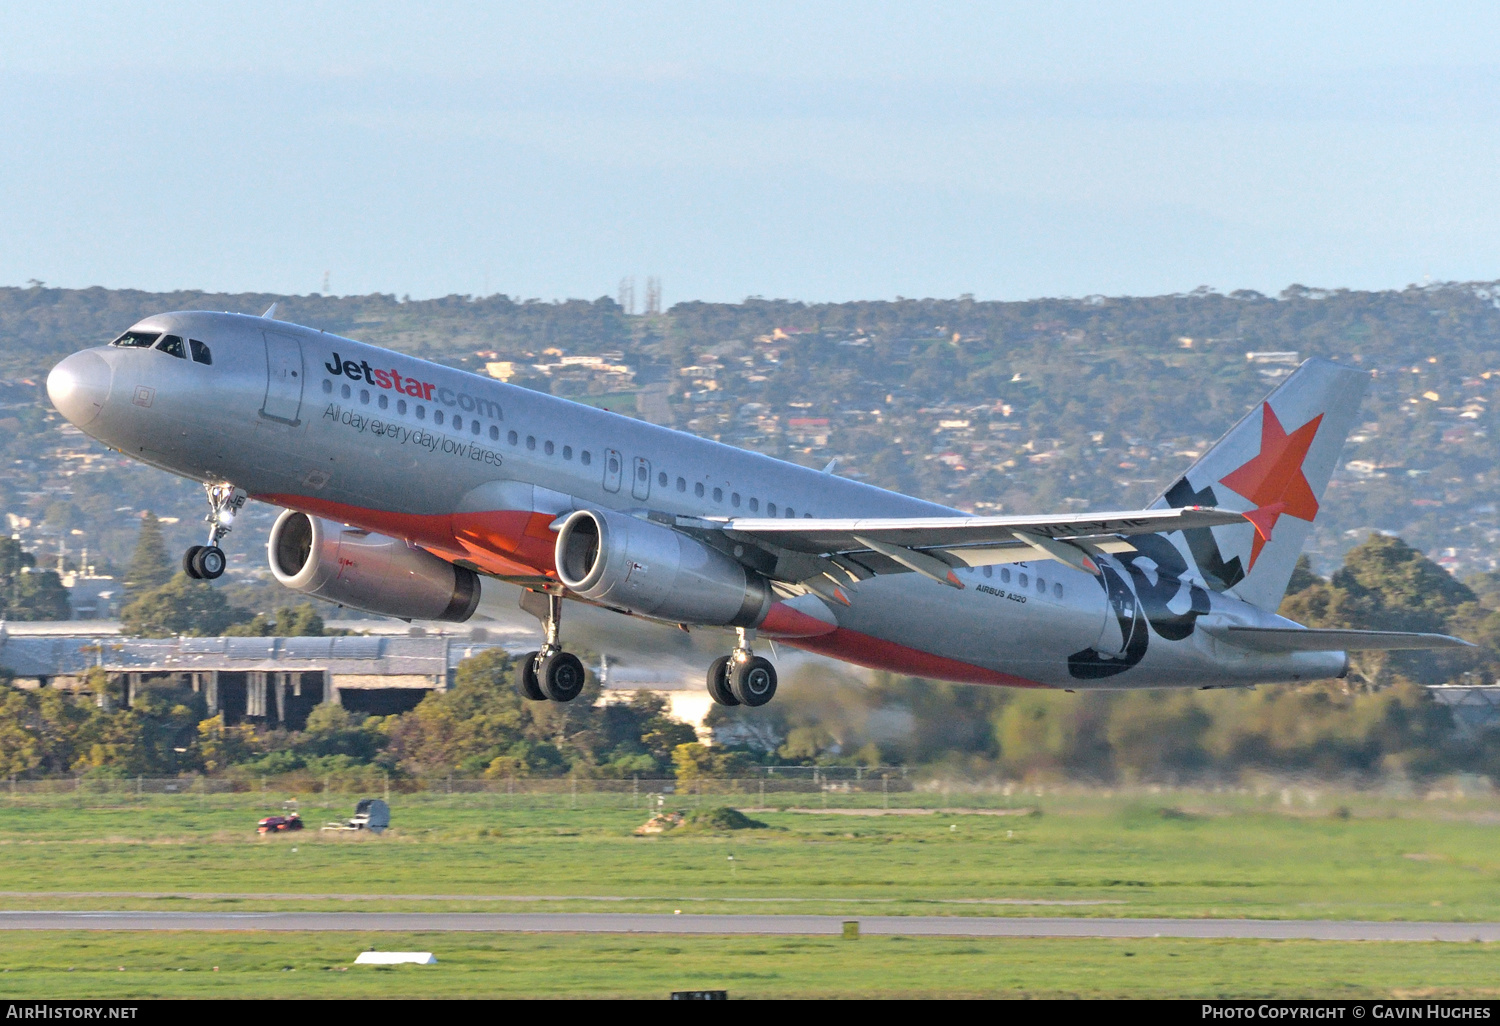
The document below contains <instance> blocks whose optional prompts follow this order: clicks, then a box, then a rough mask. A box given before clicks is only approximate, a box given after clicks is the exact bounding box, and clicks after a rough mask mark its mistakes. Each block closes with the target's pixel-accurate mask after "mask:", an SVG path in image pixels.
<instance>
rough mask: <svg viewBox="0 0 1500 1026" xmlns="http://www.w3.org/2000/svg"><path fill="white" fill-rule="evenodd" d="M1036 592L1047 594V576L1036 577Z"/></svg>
mask: <svg viewBox="0 0 1500 1026" xmlns="http://www.w3.org/2000/svg"><path fill="white" fill-rule="evenodd" d="M1036 593H1037V594H1038V595H1045V594H1047V579H1046V578H1045V577H1038V578H1037V579H1036Z"/></svg>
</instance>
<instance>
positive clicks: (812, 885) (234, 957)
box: [0, 792, 1500, 997]
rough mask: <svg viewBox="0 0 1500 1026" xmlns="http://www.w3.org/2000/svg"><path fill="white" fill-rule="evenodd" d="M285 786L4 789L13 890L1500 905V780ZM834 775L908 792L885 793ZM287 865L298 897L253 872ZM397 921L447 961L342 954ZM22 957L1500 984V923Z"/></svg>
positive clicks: (27, 965)
mask: <svg viewBox="0 0 1500 1026" xmlns="http://www.w3.org/2000/svg"><path fill="white" fill-rule="evenodd" d="M282 797H283V796H281V795H270V794H266V795H260V794H238V795H221V796H193V795H181V796H178V795H174V796H161V797H152V796H145V797H140V798H137V797H134V796H117V797H111V796H96V795H88V794H84V795H79V796H70V795H54V796H25V795H21V796H15V797H9V796H5V795H0V892H7V893H4V894H0V908H6V909H44V908H53V909H65V908H90V909H98V908H109V909H184V908H207V909H246V910H249V909H320V908H337V909H342V910H358V909H361V908H369V909H380V910H392V909H396V910H413V911H414V910H429V911H438V910H466V909H467V910H487V911H540V910H547V909H550V910H558V911H626V910H628V911H641V912H650V911H672V910H675V909H680V910H681V911H683V912H685V913H688V912H751V911H753V912H762V913H764V912H798V913H814V912H817V913H831V914H835V915H845V916H857V915H860V914H881V915H901V914H922V915H955V916H965V915H987V916H994V915H1000V916H1007V915H1078V916H1179V917H1202V916H1220V917H1240V916H1249V917H1275V918H1336V919H1356V918H1357V919H1441V920H1449V921H1478V920H1497V919H1500V887H1497V886H1496V885H1497V882H1500V848H1497V845H1496V844H1495V840H1496V833H1497V824H1500V803H1497V802H1495V801H1494V799H1491V798H1483V799H1478V798H1469V799H1462V798H1443V799H1440V800H1427V801H1424V800H1417V799H1402V800H1397V799H1383V798H1378V797H1372V796H1361V795H1356V794H1348V795H1337V794H1328V793H1321V794H1315V793H1309V794H1308V796H1301V795H1300V793H1299V795H1298V796H1294V797H1293V798H1292V799H1291V800H1290V801H1289V802H1288V799H1287V798H1286V796H1285V795H1282V796H1280V797H1278V796H1277V795H1276V794H1274V793H1273V794H1271V795H1269V796H1266V797H1262V798H1255V797H1253V796H1247V795H1235V794H1211V793H1207V792H1196V793H1195V792H1177V793H1172V794H1167V795H1150V794H1135V795H1127V796H1120V795H1101V794H1087V793H1083V794H1076V795H1053V794H1050V793H1049V794H1047V795H1045V796H1043V797H1040V798H1038V797H1035V796H1019V795H1018V796H1015V797H1013V798H1008V799H1002V798H999V797H989V798H984V799H980V798H964V799H959V798H956V797H949V798H946V799H940V798H939V797H938V796H927V798H928V799H929V800H930V801H932V803H933V804H936V805H949V806H957V805H962V806H965V807H966V808H967V809H968V810H969V811H965V812H958V811H953V812H935V813H931V814H925V815H889V814H877V815H848V814H840V812H839V810H838V808H833V809H830V810H828V811H824V810H823V808H822V801H823V799H822V798H821V797H818V796H787V801H791V800H794V798H795V800H797V801H800V802H804V803H810V804H812V805H813V806H814V807H813V808H812V810H811V811H809V812H805V813H803V812H793V811H789V810H787V809H786V808H785V804H786V803H785V802H783V807H782V808H779V809H772V810H770V811H757V812H754V813H753V815H754V816H755V817H756V818H758V819H760V820H762V821H764V822H766V823H767V824H768V825H769V828H768V829H765V830H753V831H739V832H735V833H729V834H704V833H699V834H683V835H680V836H674V835H673V834H667V835H663V836H658V837H636V836H633V835H632V833H631V831H632V830H633V829H634V828H635V827H636V826H638V825H639V824H640V823H642V822H643V821H644V820H645V818H646V815H647V813H646V811H645V799H644V796H643V797H642V798H640V799H636V800H634V805H633V806H632V799H631V797H630V796H629V795H580V796H578V797H577V798H576V799H575V798H570V797H569V796H568V795H566V794H564V795H555V796H525V795H515V796H508V795H503V794H490V795H441V794H420V795H398V796H396V797H395V798H394V799H393V801H392V805H393V808H394V815H393V824H394V827H395V829H394V830H392V831H391V832H389V833H387V834H386V835H385V836H383V837H370V836H363V837H358V838H354V837H347V836H346V837H336V836H334V835H319V834H318V833H317V832H316V831H315V830H309V831H304V832H302V833H300V834H293V835H283V836H279V837H269V838H260V837H257V836H256V834H255V832H254V823H255V820H256V819H257V818H258V817H259V816H261V815H266V814H268V813H271V812H276V811H279V802H280V799H281V798H282ZM828 800H829V802H830V804H831V805H833V806H840V805H843V806H845V807H846V808H847V807H851V806H856V805H861V804H862V805H863V806H864V809H863V811H866V812H877V813H879V812H883V811H884V810H881V809H879V808H878V806H880V805H881V804H882V801H883V800H882V798H881V796H879V795H875V796H873V797H868V796H866V797H861V796H848V797H845V796H830V798H829V799H828ZM920 800H921V798H919V797H917V796H910V795H902V796H899V797H898V796H894V795H893V796H891V799H890V801H891V803H892V804H900V803H902V802H904V803H906V804H908V805H910V804H913V803H915V802H918V801H920ZM695 801H696V799H694V798H692V797H684V798H679V799H677V800H676V801H675V802H674V801H673V800H672V799H671V798H669V799H668V802H669V805H668V807H669V808H670V807H673V806H674V805H675V806H678V807H688V808H691V807H692V805H693V804H694V803H695ZM721 801H724V800H722V799H715V798H710V797H705V798H703V799H702V803H703V804H704V806H705V807H706V806H709V805H712V804H718V803H720V802H721ZM758 802H759V798H758V796H751V797H749V798H742V799H741V800H740V801H738V802H734V804H737V805H739V806H740V807H742V808H744V807H753V806H755V805H756V804H757V803H758ZM351 806H352V799H351V798H350V797H347V796H339V795H318V796H315V797H314V798H306V797H304V800H303V807H302V812H303V817H304V819H306V820H307V821H309V822H310V823H311V824H313V825H317V824H319V823H321V822H322V821H323V820H324V819H334V818H338V817H341V816H346V815H348V812H349V809H350V807H351ZM1032 810H1036V813H1039V814H1036V813H1033V811H1032ZM998 811H1004V812H1006V813H1007V814H1004V815H994V814H983V813H985V812H989V813H993V812H998ZM731 855H732V856H733V859H732V860H731V859H730V858H729V856H731ZM69 891H80V892H85V891H86V892H165V893H170V894H172V895H174V896H171V897H150V896H141V895H136V896H129V895H126V894H123V893H114V894H109V895H107V896H67V895H65V894H63V893H61V892H69ZM264 894H272V895H276V896H275V897H256V896H254V895H264ZM304 896H305V897H304ZM370 946H379V947H381V948H383V949H386V950H392V949H400V948H404V947H416V948H419V949H422V950H432V951H434V952H436V953H437V954H438V958H439V960H440V964H439V965H438V966H435V967H401V968H398V969H389V970H388V969H375V968H371V967H359V968H357V969H356V968H350V969H349V970H348V971H347V972H340V971H338V970H339V969H340V968H341V967H344V966H347V965H348V964H349V963H350V962H351V961H352V959H353V957H354V954H355V953H357V952H358V951H359V950H361V949H362V948H364V947H370ZM120 965H124V966H125V967H126V968H125V971H124V972H123V973H122V972H120V971H119V969H118V966H120ZM214 965H218V966H219V967H220V971H219V972H217V973H214V972H213V969H212V967H213V966H214ZM70 967H71V968H72V970H73V971H72V973H69V972H68V970H69V968H70ZM179 968H180V969H182V970H184V971H183V972H181V973H178V972H175V970H176V969H179ZM0 969H3V970H4V972H0V995H3V996H7V997H20V996H25V997H42V996H67V997H74V996H83V995H88V996H146V995H152V994H160V995H199V994H202V995H208V994H214V995H226V996H227V995H232V994H244V995H246V996H255V995H258V994H259V995H264V994H283V993H284V994H290V995H306V996H324V995H326V996H335V995H339V996H343V995H349V994H356V993H358V994H364V995H368V996H374V995H377V994H402V995H411V996H423V995H434V996H436V995H445V996H455V997H457V996H479V995H522V994H535V995H544V994H570V995H607V994H619V995H634V996H643V997H644V996H660V995H662V994H664V993H665V992H666V991H669V990H672V989H692V988H698V987H710V986H712V987H728V988H729V989H730V990H731V991H732V992H733V993H735V994H742V995H745V996H751V995H765V996H774V995H794V994H809V995H852V994H887V995H898V994H908V995H911V994H1013V995H1043V994H1052V995H1058V994H1078V995H1095V996H1104V995H1136V996H1168V995H1181V996H1208V995H1226V996H1227V995H1318V996H1327V997H1336V996H1351V995H1362V996H1370V995H1394V994H1397V993H1411V994H1473V995H1493V994H1495V993H1496V992H1497V989H1500V988H1497V987H1496V986H1495V985H1494V984H1493V982H1492V981H1494V980H1496V979H1500V948H1492V947H1491V946H1486V945H1480V944H1438V943H1431V944H1404V943H1403V944H1396V943H1377V942H1371V943H1363V944H1352V943H1332V942H1262V941H1185V940H1150V941H1091V940H1011V939H994V940H949V939H931V938H924V939H903V938H883V937H882V938H877V937H866V938H863V939H860V940H858V941H841V940H834V939H825V938H805V939H798V938H743V937H740V938H692V939H691V940H689V939H687V938H672V937H638V936H631V937H611V936H567V935H550V936H522V935H473V934H465V935H459V934H429V935H425V936H421V935H417V936H410V937H405V936H401V935H395V934H380V935H371V936H369V937H362V936H359V935H354V934H311V933H309V934H274V935H273V934H254V933H242V934H217V933H184V934H168V933H162V934H139V933H119V934H115V933H103V932H101V933H88V934H85V933H23V932H14V933H9V934H3V935H0ZM293 970H295V973H294V972H293ZM351 974H352V975H351ZM356 976H357V977H358V979H356ZM360 981H363V982H360Z"/></svg>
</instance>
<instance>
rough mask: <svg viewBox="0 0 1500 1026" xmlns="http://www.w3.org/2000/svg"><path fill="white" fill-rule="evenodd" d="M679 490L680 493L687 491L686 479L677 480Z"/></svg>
mask: <svg viewBox="0 0 1500 1026" xmlns="http://www.w3.org/2000/svg"><path fill="white" fill-rule="evenodd" d="M677 490H678V491H679V492H685V491H687V481H686V480H685V479H683V478H680V477H679V478H678V479H677Z"/></svg>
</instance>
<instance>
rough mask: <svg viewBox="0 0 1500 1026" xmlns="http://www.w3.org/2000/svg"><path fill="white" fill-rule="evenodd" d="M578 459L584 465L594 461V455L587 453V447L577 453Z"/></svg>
mask: <svg viewBox="0 0 1500 1026" xmlns="http://www.w3.org/2000/svg"><path fill="white" fill-rule="evenodd" d="M578 459H579V460H580V461H582V463H583V465H584V466H585V467H586V466H588V465H589V464H590V463H592V462H594V457H593V456H591V455H590V454H589V451H588V450H587V449H585V450H583V452H581V453H579V454H578Z"/></svg>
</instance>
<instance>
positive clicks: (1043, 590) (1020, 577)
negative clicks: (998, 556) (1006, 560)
mask: <svg viewBox="0 0 1500 1026" xmlns="http://www.w3.org/2000/svg"><path fill="white" fill-rule="evenodd" d="M983 572H984V576H986V577H994V576H995V568H994V567H992V566H987V567H984V568H983ZM1000 583H1001V584H1009V583H1010V567H1008V566H1002V567H1000ZM1016 585H1017V587H1021V588H1029V587H1031V577H1030V575H1029V574H1027V573H1026V571H1025V570H1018V571H1016ZM1036 593H1037V594H1038V595H1045V594H1047V579H1046V578H1045V577H1042V576H1040V575H1038V576H1037V579H1036ZM1052 597H1053V598H1059V599H1060V598H1062V597H1063V586H1062V584H1061V583H1059V582H1057V581H1053V582H1052Z"/></svg>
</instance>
